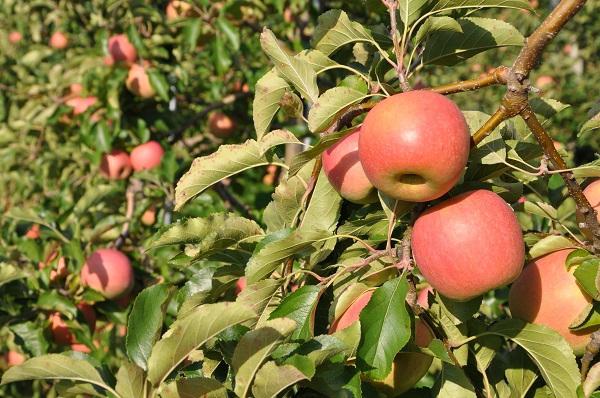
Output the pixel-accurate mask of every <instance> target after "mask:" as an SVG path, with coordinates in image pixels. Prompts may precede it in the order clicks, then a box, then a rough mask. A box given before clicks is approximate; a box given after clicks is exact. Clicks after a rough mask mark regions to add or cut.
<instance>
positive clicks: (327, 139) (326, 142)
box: [288, 128, 355, 176]
mask: <svg viewBox="0 0 600 398" xmlns="http://www.w3.org/2000/svg"><path fill="white" fill-rule="evenodd" d="M354 130H355V129H354V128H351V129H346V130H342V131H336V132H334V133H332V134H327V135H326V136H324V137H322V138H321V139H320V140H319V142H317V143H316V144H315V145H314V146H313V147H312V148H310V149H308V150H306V151H303V152H300V153H299V154H298V155H296V156H295V157H294V158H293V159H292V164H291V165H290V169H289V170H288V175H289V176H294V175H296V174H297V173H298V171H300V169H302V168H303V167H304V166H305V165H306V164H307V163H309V162H310V161H311V160H313V159H314V158H316V157H317V156H320V155H321V154H322V153H323V152H325V151H326V150H327V149H328V148H329V147H331V146H332V145H333V144H335V143H336V142H337V141H338V140H339V139H341V138H342V137H345V136H346V135H348V134H351V133H352V132H353V131H354Z"/></svg>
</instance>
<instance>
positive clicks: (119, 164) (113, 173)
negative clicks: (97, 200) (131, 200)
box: [100, 149, 131, 180]
mask: <svg viewBox="0 0 600 398" xmlns="http://www.w3.org/2000/svg"><path fill="white" fill-rule="evenodd" d="M100 173H101V174H102V175H103V176H105V177H106V178H108V179H110V180H122V179H124V178H127V177H129V174H131V161H130V159H129V155H128V154H127V152H125V151H121V150H119V149H114V150H113V151H111V152H110V153H105V154H104V155H103V156H102V161H101V162H100Z"/></svg>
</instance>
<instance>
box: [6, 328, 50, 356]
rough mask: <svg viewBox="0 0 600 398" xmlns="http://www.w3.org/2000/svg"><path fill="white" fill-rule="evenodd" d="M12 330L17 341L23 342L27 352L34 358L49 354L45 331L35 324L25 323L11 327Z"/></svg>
mask: <svg viewBox="0 0 600 398" xmlns="http://www.w3.org/2000/svg"><path fill="white" fill-rule="evenodd" d="M10 330H11V331H12V332H13V333H14V334H15V337H16V341H19V340H20V341H21V342H22V344H23V347H25V350H26V351H27V352H29V353H30V354H31V355H32V356H36V357H39V356H41V355H43V354H45V353H47V352H48V345H49V344H48V341H47V340H46V338H45V336H44V329H41V328H40V327H39V325H37V324H36V323H34V322H23V323H16V324H13V325H10Z"/></svg>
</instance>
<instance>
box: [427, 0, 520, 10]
mask: <svg viewBox="0 0 600 398" xmlns="http://www.w3.org/2000/svg"><path fill="white" fill-rule="evenodd" d="M459 8H516V9H521V10H531V9H532V8H531V5H530V4H529V2H528V1H525V0H439V1H437V2H435V6H434V7H433V9H432V11H434V12H435V11H437V12H439V11H448V10H455V9H459Z"/></svg>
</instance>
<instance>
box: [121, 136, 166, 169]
mask: <svg viewBox="0 0 600 398" xmlns="http://www.w3.org/2000/svg"><path fill="white" fill-rule="evenodd" d="M164 153H165V151H164V150H163V149H162V147H161V146H160V144H159V143H158V142H156V141H148V142H146V143H145V144H142V145H138V146H136V147H135V148H133V150H132V151H131V154H130V155H129V157H130V159H131V165H132V166H133V169H134V170H135V171H140V170H150V169H153V168H155V167H157V166H159V165H160V161H161V160H162V157H163V155H164Z"/></svg>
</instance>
